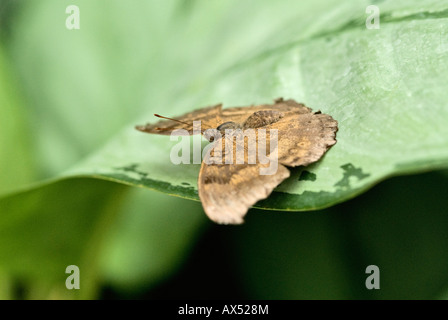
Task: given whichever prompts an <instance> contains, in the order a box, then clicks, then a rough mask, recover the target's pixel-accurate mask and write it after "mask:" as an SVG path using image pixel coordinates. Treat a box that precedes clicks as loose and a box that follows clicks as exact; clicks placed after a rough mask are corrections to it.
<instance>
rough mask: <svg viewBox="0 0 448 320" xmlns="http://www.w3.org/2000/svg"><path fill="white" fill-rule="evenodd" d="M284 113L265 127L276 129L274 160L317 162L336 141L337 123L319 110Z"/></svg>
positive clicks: (295, 163)
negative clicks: (276, 142) (276, 140)
mask: <svg viewBox="0 0 448 320" xmlns="http://www.w3.org/2000/svg"><path fill="white" fill-rule="evenodd" d="M309 110H310V111H309V112H307V113H300V112H288V113H287V114H286V115H285V117H284V118H282V119H280V120H279V121H278V122H276V123H273V124H271V125H269V126H267V128H268V129H277V130H278V161H279V163H281V164H283V165H285V166H289V167H295V166H306V165H308V164H310V163H313V162H316V161H318V160H319V159H320V158H321V157H322V156H323V155H324V153H325V152H326V151H327V150H328V149H329V148H330V147H331V146H332V145H334V144H335V143H336V132H337V130H338V122H337V121H336V120H334V119H333V118H332V117H331V116H329V115H327V114H323V113H320V112H317V113H313V112H311V109H309Z"/></svg>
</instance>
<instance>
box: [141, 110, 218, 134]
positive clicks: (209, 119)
mask: <svg viewBox="0 0 448 320" xmlns="http://www.w3.org/2000/svg"><path fill="white" fill-rule="evenodd" d="M221 107H222V104H218V105H215V106H211V107H206V108H202V109H199V110H195V111H192V112H188V113H186V114H184V115H181V116H178V117H173V119H176V120H180V121H182V122H186V123H185V124H184V123H179V122H176V121H170V120H160V121H158V122H156V123H153V124H150V123H148V124H146V125H142V126H136V127H135V128H136V129H137V130H139V131H143V132H146V133H153V134H162V135H171V134H173V135H187V133H186V132H188V135H192V134H193V121H198V120H200V121H201V133H202V132H204V131H205V130H206V129H209V128H216V127H217V126H218V123H220V122H221V121H220V120H219V119H220V114H221ZM176 129H183V130H186V131H183V132H182V131H178V132H174V133H173V131H174V130H176Z"/></svg>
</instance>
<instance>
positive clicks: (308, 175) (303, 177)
mask: <svg viewBox="0 0 448 320" xmlns="http://www.w3.org/2000/svg"><path fill="white" fill-rule="evenodd" d="M299 181H316V174H315V173H312V172H309V171H306V170H304V171H302V173H301V174H300V177H299Z"/></svg>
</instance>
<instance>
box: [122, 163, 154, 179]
mask: <svg viewBox="0 0 448 320" xmlns="http://www.w3.org/2000/svg"><path fill="white" fill-rule="evenodd" d="M137 167H138V164H136V163H132V164H130V165H128V166H124V167H117V168H114V169H116V170H122V171H125V172H134V173H137V174H138V175H140V176H141V177H142V178H145V177H146V176H147V175H148V174H147V173H146V172H142V171H138V170H137Z"/></svg>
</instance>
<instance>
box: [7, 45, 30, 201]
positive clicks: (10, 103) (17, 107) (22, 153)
mask: <svg viewBox="0 0 448 320" xmlns="http://www.w3.org/2000/svg"><path fill="white" fill-rule="evenodd" d="M6 61H7V60H6V58H5V57H4V53H3V48H2V47H1V46H0V168H2V170H0V193H3V192H6V191H10V190H14V189H17V188H18V187H21V186H24V185H26V184H28V183H30V182H31V181H32V180H33V179H34V171H35V170H34V163H33V159H32V151H31V149H30V148H31V145H30V141H31V139H30V134H29V129H28V128H27V126H26V125H25V123H24V122H25V118H26V115H25V112H24V108H23V102H22V101H21V99H20V98H19V97H20V96H19V94H18V92H17V91H18V90H16V87H15V84H16V79H15V78H14V77H13V76H12V74H11V69H10V68H9V67H8V65H7V62H6Z"/></svg>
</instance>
